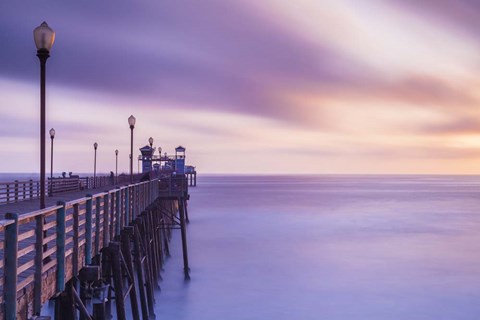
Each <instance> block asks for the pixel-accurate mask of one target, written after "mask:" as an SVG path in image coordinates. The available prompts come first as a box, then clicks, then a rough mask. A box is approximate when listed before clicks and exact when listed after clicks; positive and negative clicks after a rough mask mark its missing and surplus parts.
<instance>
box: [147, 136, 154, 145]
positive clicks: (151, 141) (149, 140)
mask: <svg viewBox="0 0 480 320" xmlns="http://www.w3.org/2000/svg"><path fill="white" fill-rule="evenodd" d="M148 143H150V148H151V147H152V145H153V138H152V137H150V138H148Z"/></svg>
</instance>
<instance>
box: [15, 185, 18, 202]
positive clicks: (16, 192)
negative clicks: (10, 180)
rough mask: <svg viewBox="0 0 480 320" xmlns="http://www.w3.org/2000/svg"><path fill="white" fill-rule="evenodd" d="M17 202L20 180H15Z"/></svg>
mask: <svg viewBox="0 0 480 320" xmlns="http://www.w3.org/2000/svg"><path fill="white" fill-rule="evenodd" d="M15 202H18V180H15Z"/></svg>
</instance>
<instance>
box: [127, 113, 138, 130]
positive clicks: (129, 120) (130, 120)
mask: <svg viewBox="0 0 480 320" xmlns="http://www.w3.org/2000/svg"><path fill="white" fill-rule="evenodd" d="M136 120H137V119H135V117H134V116H133V115H131V116H130V117H128V124H129V125H130V129H133V128H134V127H135V121H136Z"/></svg>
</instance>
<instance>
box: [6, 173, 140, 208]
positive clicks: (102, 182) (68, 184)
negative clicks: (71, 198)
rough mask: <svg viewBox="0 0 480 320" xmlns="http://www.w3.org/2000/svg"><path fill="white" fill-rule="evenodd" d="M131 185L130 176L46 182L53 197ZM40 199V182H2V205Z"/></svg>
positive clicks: (73, 178) (137, 179) (138, 175)
mask: <svg viewBox="0 0 480 320" xmlns="http://www.w3.org/2000/svg"><path fill="white" fill-rule="evenodd" d="M141 177H142V174H134V175H133V181H134V182H138V181H140V178H141ZM128 183H130V175H120V176H118V178H115V177H111V176H96V177H95V178H94V177H65V178H63V177H61V178H53V179H51V178H48V179H47V181H46V188H45V189H46V193H47V194H46V195H48V196H52V195H56V194H60V193H63V192H71V191H79V190H86V189H101V188H104V187H107V186H114V185H121V184H128ZM39 197H40V181H34V180H27V181H18V180H15V181H13V182H0V205H1V204H7V203H15V202H20V201H25V200H33V199H38V198H39Z"/></svg>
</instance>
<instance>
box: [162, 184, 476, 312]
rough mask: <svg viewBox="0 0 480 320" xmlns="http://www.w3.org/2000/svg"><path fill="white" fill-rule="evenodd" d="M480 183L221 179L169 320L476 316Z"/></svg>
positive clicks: (169, 306)
mask: <svg viewBox="0 0 480 320" xmlns="http://www.w3.org/2000/svg"><path fill="white" fill-rule="evenodd" d="M479 187H480V177H477V176H249V177H242V176H231V177H229V176H210V177H200V178H199V184H198V187H197V188H192V189H191V201H190V204H189V215H190V220H191V224H190V225H189V227H188V244H189V256H190V267H191V276H192V280H191V281H190V282H188V283H184V282H183V272H182V261H181V245H180V236H179V234H178V233H177V234H174V238H173V242H172V245H173V247H172V249H171V252H172V258H170V260H169V261H168V262H167V264H166V266H165V272H164V273H163V278H164V281H163V282H162V291H161V293H159V294H158V295H157V297H156V300H157V306H156V314H157V317H158V318H163V319H195V320H199V319H289V320H290V319H325V320H329V319H339V320H340V319H341V320H344V319H369V320H370V319H379V320H388V319H399V320H400V319H401V320H404V319H409V320H411V319H432V320H433V319H435V320H438V319H454V320H461V319H477V318H478V317H480V303H478V301H480V232H479V230H480V214H479V212H478V210H479V208H480V200H479V199H480V194H479Z"/></svg>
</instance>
